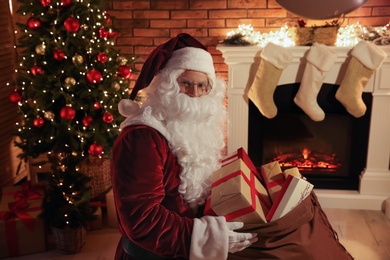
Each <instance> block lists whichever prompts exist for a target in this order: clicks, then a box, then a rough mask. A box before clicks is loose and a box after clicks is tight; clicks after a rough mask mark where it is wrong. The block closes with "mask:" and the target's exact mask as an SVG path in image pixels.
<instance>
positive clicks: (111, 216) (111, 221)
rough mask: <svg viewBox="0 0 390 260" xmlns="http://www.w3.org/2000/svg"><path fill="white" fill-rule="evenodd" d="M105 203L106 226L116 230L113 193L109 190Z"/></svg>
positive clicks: (116, 220) (116, 222)
mask: <svg viewBox="0 0 390 260" xmlns="http://www.w3.org/2000/svg"><path fill="white" fill-rule="evenodd" d="M106 203H107V225H108V227H111V228H118V219H117V214H116V208H115V201H114V192H113V190H112V189H110V190H109V191H108V192H107V193H106Z"/></svg>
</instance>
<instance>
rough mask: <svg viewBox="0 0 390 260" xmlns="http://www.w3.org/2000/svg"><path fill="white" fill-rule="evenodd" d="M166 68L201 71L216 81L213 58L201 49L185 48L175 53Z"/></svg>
mask: <svg viewBox="0 0 390 260" xmlns="http://www.w3.org/2000/svg"><path fill="white" fill-rule="evenodd" d="M164 68H167V69H184V70H195V71H200V72H203V73H206V74H207V75H208V76H209V77H210V78H211V80H213V81H214V80H215V70H214V62H213V58H212V57H211V54H210V53H209V52H207V51H205V50H203V49H201V48H194V47H185V48H181V49H179V50H176V51H174V52H173V53H172V56H171V58H170V59H169V60H168V62H167V64H166V65H165V67H164Z"/></svg>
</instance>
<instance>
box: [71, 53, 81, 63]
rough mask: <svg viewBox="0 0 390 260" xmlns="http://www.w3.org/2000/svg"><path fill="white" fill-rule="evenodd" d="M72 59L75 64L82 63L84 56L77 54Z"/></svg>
mask: <svg viewBox="0 0 390 260" xmlns="http://www.w3.org/2000/svg"><path fill="white" fill-rule="evenodd" d="M72 61H73V63H74V64H75V65H81V64H83V62H84V58H83V56H81V55H79V54H76V55H74V56H73V58H72Z"/></svg>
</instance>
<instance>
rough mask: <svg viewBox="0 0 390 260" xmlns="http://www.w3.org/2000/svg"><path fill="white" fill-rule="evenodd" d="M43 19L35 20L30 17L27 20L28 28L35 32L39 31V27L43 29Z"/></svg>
mask: <svg viewBox="0 0 390 260" xmlns="http://www.w3.org/2000/svg"><path fill="white" fill-rule="evenodd" d="M41 24H42V22H41V19H39V18H34V17H30V18H28V20H27V26H28V28H30V29H32V30H34V29H38V28H39V27H41Z"/></svg>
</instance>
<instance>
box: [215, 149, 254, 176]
mask: <svg viewBox="0 0 390 260" xmlns="http://www.w3.org/2000/svg"><path fill="white" fill-rule="evenodd" d="M237 159H241V160H243V161H244V163H245V164H246V166H248V168H249V169H250V170H251V171H252V172H253V173H254V174H255V175H257V174H258V173H257V169H256V166H255V165H254V164H253V162H252V160H251V159H250V158H249V156H248V154H247V153H246V152H245V150H244V148H242V147H241V148H238V149H237V151H235V152H234V153H232V154H229V155H227V156H225V157H224V158H223V159H222V161H221V164H222V166H225V165H228V164H229V163H231V162H234V161H236V160H237Z"/></svg>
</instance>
